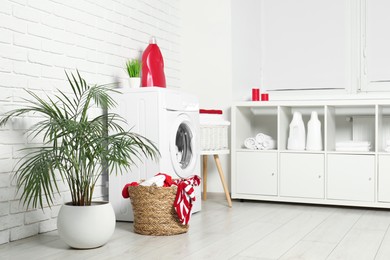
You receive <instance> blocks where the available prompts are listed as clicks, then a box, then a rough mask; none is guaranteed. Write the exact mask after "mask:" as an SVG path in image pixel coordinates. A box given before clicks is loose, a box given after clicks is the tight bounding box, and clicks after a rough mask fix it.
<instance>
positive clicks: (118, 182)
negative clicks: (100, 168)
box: [109, 87, 201, 221]
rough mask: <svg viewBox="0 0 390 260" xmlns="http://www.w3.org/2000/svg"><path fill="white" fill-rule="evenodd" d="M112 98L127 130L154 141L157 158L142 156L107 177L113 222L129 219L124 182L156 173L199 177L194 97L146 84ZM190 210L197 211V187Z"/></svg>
mask: <svg viewBox="0 0 390 260" xmlns="http://www.w3.org/2000/svg"><path fill="white" fill-rule="evenodd" d="M120 91H121V92H122V93H121V94H115V95H114V96H113V97H114V98H115V100H116V102H117V106H116V108H115V109H114V110H113V111H114V112H115V113H118V114H119V115H121V116H122V117H123V118H125V119H126V121H127V125H126V127H127V129H131V131H133V132H136V133H139V134H141V135H143V136H145V137H147V138H148V139H150V140H151V141H153V142H154V143H155V145H156V146H157V148H158V149H159V152H160V154H161V157H160V158H159V159H158V160H156V161H152V160H150V159H145V158H142V160H140V161H138V162H137V165H135V166H133V167H132V168H131V171H129V172H126V173H123V174H122V175H120V174H115V173H112V174H111V175H110V176H109V201H110V202H111V204H112V206H113V207H114V211H115V215H116V219H117V221H133V213H132V208H131V203H130V201H129V199H123V197H122V193H121V192H122V188H123V187H124V186H125V184H127V183H130V182H133V181H139V180H140V179H148V178H151V177H153V176H154V175H156V174H157V173H159V172H161V173H166V174H169V175H171V176H172V177H173V178H187V177H189V176H192V175H199V176H200V174H201V173H200V145H199V102H198V99H197V97H196V96H193V95H190V94H186V93H184V92H182V91H179V90H171V89H167V88H158V87H146V88H139V89H126V90H125V89H122V90H120ZM195 192H196V200H195V201H194V204H193V208H192V209H193V213H195V212H198V211H200V210H201V192H200V187H197V188H196V189H195Z"/></svg>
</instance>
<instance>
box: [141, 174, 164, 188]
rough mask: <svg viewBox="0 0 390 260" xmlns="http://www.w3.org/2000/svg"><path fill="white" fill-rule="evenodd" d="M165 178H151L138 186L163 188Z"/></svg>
mask: <svg viewBox="0 0 390 260" xmlns="http://www.w3.org/2000/svg"><path fill="white" fill-rule="evenodd" d="M164 181H165V176H164V175H157V176H154V177H152V178H149V179H147V180H146V181H143V182H141V183H140V184H139V185H141V186H152V185H153V184H154V185H156V186H157V187H162V186H164Z"/></svg>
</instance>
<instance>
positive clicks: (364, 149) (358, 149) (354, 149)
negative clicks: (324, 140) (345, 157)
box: [336, 146, 371, 152]
mask: <svg viewBox="0 0 390 260" xmlns="http://www.w3.org/2000/svg"><path fill="white" fill-rule="evenodd" d="M370 149H371V146H365V147H364V146H360V147H359V146H357V147H337V146H336V151H337V152H369V151H370Z"/></svg>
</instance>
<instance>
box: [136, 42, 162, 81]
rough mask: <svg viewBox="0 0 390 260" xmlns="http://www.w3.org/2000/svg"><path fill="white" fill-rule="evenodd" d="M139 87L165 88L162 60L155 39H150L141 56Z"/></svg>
mask: <svg viewBox="0 0 390 260" xmlns="http://www.w3.org/2000/svg"><path fill="white" fill-rule="evenodd" d="M141 86H142V87H161V88H166V83H165V74H164V60H163V57H162V55H161V51H160V48H159V47H158V46H157V42H156V38H155V37H151V38H150V41H149V45H148V47H147V48H146V49H145V51H144V53H143V54H142V76H141Z"/></svg>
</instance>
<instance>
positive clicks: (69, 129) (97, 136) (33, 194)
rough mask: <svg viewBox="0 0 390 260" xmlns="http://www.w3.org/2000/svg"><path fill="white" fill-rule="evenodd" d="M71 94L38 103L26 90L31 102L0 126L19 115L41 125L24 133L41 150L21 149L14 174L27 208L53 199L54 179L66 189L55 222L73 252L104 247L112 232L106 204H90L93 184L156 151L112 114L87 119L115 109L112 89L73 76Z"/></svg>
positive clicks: (111, 212)
mask: <svg viewBox="0 0 390 260" xmlns="http://www.w3.org/2000/svg"><path fill="white" fill-rule="evenodd" d="M66 76H67V78H68V82H69V84H70V86H71V92H72V94H71V95H68V94H65V92H62V91H61V90H58V94H57V95H55V96H54V97H47V98H42V97H40V96H38V95H37V94H35V93H34V92H32V91H29V90H27V92H28V93H29V95H30V96H31V100H26V102H27V103H26V105H25V107H24V108H19V109H15V110H12V111H9V112H7V113H6V114H5V115H3V116H2V117H1V118H0V126H4V125H5V124H6V123H7V122H8V121H9V120H10V119H12V118H14V117H19V116H22V115H31V114H36V115H37V116H39V118H40V119H41V121H39V122H38V123H36V124H34V125H33V126H32V127H31V128H30V129H28V133H29V134H30V136H32V137H34V138H37V137H42V138H43V140H42V145H41V146H39V147H33V148H26V149H24V152H25V156H24V157H23V158H22V159H21V161H20V162H19V164H18V166H17V169H16V175H15V177H16V184H17V187H18V191H21V201H22V202H23V203H24V204H25V205H26V206H27V208H28V207H30V206H32V207H34V208H37V207H41V208H44V207H45V205H48V206H51V205H53V204H54V202H55V200H56V196H57V194H59V193H60V188H59V186H58V184H57V181H58V180H62V181H63V182H64V183H66V184H67V185H68V188H69V191H70V197H71V202H68V203H65V204H64V205H62V207H61V209H60V212H59V215H58V221H57V228H58V232H59V234H60V237H61V238H62V239H63V240H64V241H65V242H66V243H67V244H68V245H70V246H71V247H75V248H94V247H99V246H102V245H104V244H105V243H106V242H107V241H108V240H109V238H110V237H111V235H112V234H113V232H114V229H115V214H114V210H113V208H112V206H111V204H110V203H109V202H105V201H98V202H95V201H93V193H94V189H95V185H96V184H97V183H98V180H99V179H100V177H101V176H102V174H103V173H112V172H114V173H115V174H118V173H120V172H121V170H128V169H129V168H130V167H131V166H132V165H134V163H135V162H136V160H137V159H140V158H142V157H143V156H145V157H147V158H152V159H154V158H156V156H158V151H157V148H156V146H155V145H154V144H153V143H152V142H151V141H150V140H149V139H147V138H145V137H143V136H141V135H138V134H136V133H133V132H131V131H126V130H125V129H124V128H123V127H122V123H123V121H124V119H123V118H121V117H120V116H119V115H117V114H115V113H99V114H98V115H97V116H91V114H96V113H91V109H94V107H96V106H97V107H100V108H103V109H102V111H103V110H104V109H106V110H107V111H108V110H109V109H110V108H112V107H113V106H114V105H115V100H113V98H112V97H110V95H109V93H110V92H117V91H116V90H115V89H114V86H113V85H93V86H90V85H88V84H87V83H86V81H85V80H84V79H83V78H82V77H81V76H80V74H79V72H77V74H76V75H75V74H71V75H68V73H66ZM118 192H120V191H118Z"/></svg>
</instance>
